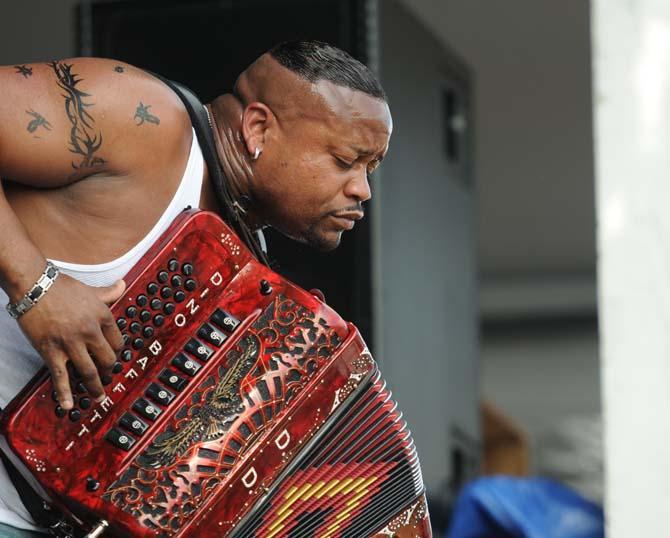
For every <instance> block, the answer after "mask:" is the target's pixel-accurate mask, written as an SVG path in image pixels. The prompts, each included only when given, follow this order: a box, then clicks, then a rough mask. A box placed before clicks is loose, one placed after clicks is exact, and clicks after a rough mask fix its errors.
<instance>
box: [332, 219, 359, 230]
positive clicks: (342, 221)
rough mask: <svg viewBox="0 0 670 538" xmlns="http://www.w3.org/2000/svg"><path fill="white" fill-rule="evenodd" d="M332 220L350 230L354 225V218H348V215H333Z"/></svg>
mask: <svg viewBox="0 0 670 538" xmlns="http://www.w3.org/2000/svg"><path fill="white" fill-rule="evenodd" d="M333 220H334V221H335V222H336V223H337V225H338V226H339V227H340V228H342V229H344V230H351V229H352V228H353V227H354V223H355V222H354V219H352V218H348V217H335V216H333Z"/></svg>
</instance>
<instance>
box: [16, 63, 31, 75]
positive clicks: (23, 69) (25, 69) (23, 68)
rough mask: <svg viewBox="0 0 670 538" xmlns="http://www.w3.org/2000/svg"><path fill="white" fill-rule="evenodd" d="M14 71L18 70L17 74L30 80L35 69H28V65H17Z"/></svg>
mask: <svg viewBox="0 0 670 538" xmlns="http://www.w3.org/2000/svg"><path fill="white" fill-rule="evenodd" d="M14 69H16V72H17V74H19V75H23V78H28V77H31V76H32V75H33V68H32V67H28V66H27V65H15V66H14Z"/></svg>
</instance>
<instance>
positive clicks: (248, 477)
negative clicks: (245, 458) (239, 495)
mask: <svg viewBox="0 0 670 538" xmlns="http://www.w3.org/2000/svg"><path fill="white" fill-rule="evenodd" d="M256 480H258V473H257V472H256V469H254V468H253V467H252V468H251V469H249V470H248V471H247V472H246V473H245V474H244V476H243V477H242V484H244V487H245V488H247V489H250V488H252V487H254V484H255V483H256Z"/></svg>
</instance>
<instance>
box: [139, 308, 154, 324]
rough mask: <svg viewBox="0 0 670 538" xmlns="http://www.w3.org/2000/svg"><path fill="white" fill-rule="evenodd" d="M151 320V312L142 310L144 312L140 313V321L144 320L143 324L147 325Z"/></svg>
mask: <svg viewBox="0 0 670 538" xmlns="http://www.w3.org/2000/svg"><path fill="white" fill-rule="evenodd" d="M150 319H151V312H149V311H148V310H142V312H140V320H142V322H143V323H146V322H147V321H149V320H150Z"/></svg>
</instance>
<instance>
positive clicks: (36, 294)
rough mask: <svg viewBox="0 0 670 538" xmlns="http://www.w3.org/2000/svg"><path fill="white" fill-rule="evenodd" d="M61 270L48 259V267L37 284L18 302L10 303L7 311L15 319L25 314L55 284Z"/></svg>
mask: <svg viewBox="0 0 670 538" xmlns="http://www.w3.org/2000/svg"><path fill="white" fill-rule="evenodd" d="M59 274H60V271H59V270H58V267H56V266H55V265H54V264H53V263H51V262H50V261H48V260H47V266H46V269H44V272H43V273H42V276H40V278H39V279H38V280H37V282H36V283H35V285H34V286H33V287H32V288H30V290H29V291H28V293H26V294H25V295H24V296H23V299H21V300H20V301H19V302H17V303H13V304H12V303H9V304H8V305H7V312H9V315H10V316H11V317H13V318H14V319H17V318H19V317H21V316H22V315H23V314H25V313H26V312H28V310H30V309H31V308H32V307H33V306H35V305H36V304H37V303H38V301H39V300H40V299H41V298H42V297H44V294H45V293H46V292H47V290H48V289H49V288H50V287H51V286H53V283H54V282H55V281H56V279H57V278H58V275H59Z"/></svg>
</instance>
